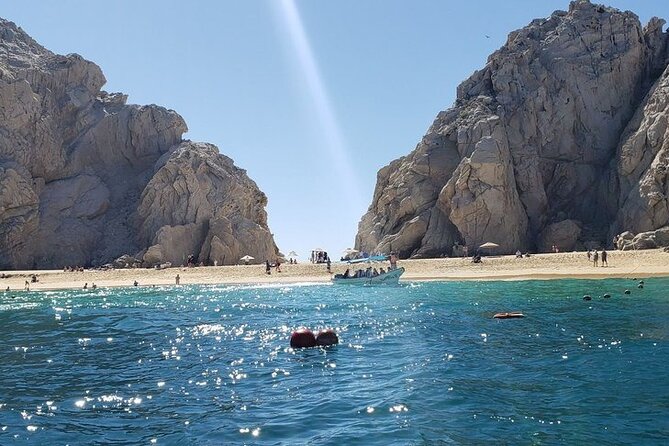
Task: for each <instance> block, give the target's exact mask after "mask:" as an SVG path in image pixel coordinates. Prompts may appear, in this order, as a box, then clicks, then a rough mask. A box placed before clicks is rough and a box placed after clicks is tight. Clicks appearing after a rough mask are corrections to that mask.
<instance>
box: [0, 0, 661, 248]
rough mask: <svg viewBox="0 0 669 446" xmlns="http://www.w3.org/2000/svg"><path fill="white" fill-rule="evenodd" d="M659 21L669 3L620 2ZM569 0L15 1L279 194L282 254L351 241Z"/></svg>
mask: <svg viewBox="0 0 669 446" xmlns="http://www.w3.org/2000/svg"><path fill="white" fill-rule="evenodd" d="M606 4H608V5H610V6H614V7H617V8H619V9H623V10H627V9H629V10H632V11H634V12H635V13H636V14H637V15H639V17H640V18H641V20H642V22H643V23H646V22H647V21H648V19H649V18H650V17H652V16H660V17H664V18H669V2H667V0H643V1H639V0H609V1H608V3H606ZM568 6H569V2H568V1H567V0H560V1H555V0H540V1H539V0H505V1H499V0H479V1H446V0H430V1H428V0H337V1H325V0H322V1H318V0H294V1H293V0H208V1H205V0H201V1H189V2H186V1H174V0H109V1H91V0H59V1H48V0H43V1H34V0H20V1H18V0H0V16H2V17H4V18H6V19H9V20H12V21H14V22H16V23H17V24H18V25H19V26H21V27H22V28H23V29H24V30H26V31H27V32H28V33H29V34H30V35H31V36H32V37H33V38H35V39H36V40H37V41H38V42H40V43H41V44H42V45H44V46H45V47H47V48H48V49H50V50H52V51H54V52H57V53H61V54H67V53H79V54H81V55H82V56H84V57H85V58H87V59H89V60H92V61H93V62H95V63H97V64H98V65H99V66H100V67H101V68H102V70H103V72H104V74H105V76H106V78H107V85H106V86H105V87H104V88H105V90H107V91H110V92H115V91H121V92H124V93H126V94H128V95H129V102H131V103H136V104H158V105H162V106H165V107H167V108H171V109H174V110H176V111H177V112H179V113H180V114H181V115H182V116H183V117H184V119H185V120H186V122H187V124H188V128H189V132H188V133H187V134H186V135H185V138H188V139H192V140H196V141H206V142H211V143H214V144H216V145H217V146H218V147H219V149H220V151H221V152H222V153H224V154H226V155H228V156H230V157H231V158H232V159H234V160H235V164H237V165H238V166H239V167H241V168H243V169H246V170H247V171H248V174H249V176H250V177H251V178H252V179H253V180H255V181H256V183H257V184H258V186H259V187H260V189H261V190H263V191H264V192H265V193H266V194H267V196H268V199H269V205H268V207H267V212H268V214H269V225H270V229H271V230H272V232H273V233H274V236H275V240H276V242H277V244H278V245H279V248H280V249H281V250H282V251H283V252H284V253H287V252H289V251H291V250H295V251H297V252H298V253H299V254H300V258H301V259H302V260H303V261H304V260H306V256H307V253H308V251H310V250H311V249H312V248H315V247H322V248H325V249H326V250H328V251H329V252H330V254H331V256H332V257H338V256H339V255H340V254H341V251H342V250H343V249H345V248H346V247H349V246H352V245H353V242H354V237H355V233H356V231H357V225H358V222H359V220H360V217H361V216H362V215H363V214H364V212H366V210H367V207H368V206H369V204H370V202H371V199H372V194H373V191H374V185H375V183H376V173H377V171H378V170H379V169H380V168H381V167H383V166H385V165H386V164H388V163H389V162H390V161H392V160H393V159H396V158H398V157H400V156H403V155H406V154H408V153H409V152H410V151H411V150H412V149H413V148H414V147H415V146H416V144H417V143H418V142H419V141H420V139H421V137H422V136H423V135H424V133H425V131H426V130H427V128H428V127H429V126H430V124H431V123H432V120H433V119H434V118H435V116H436V114H437V113H438V112H439V111H440V110H444V109H447V108H448V107H450V106H451V105H452V103H453V101H454V98H455V90H456V87H457V85H458V84H459V83H460V82H462V81H463V80H464V79H466V78H467V77H468V76H469V75H471V73H472V72H473V71H474V70H476V69H480V68H482V67H483V66H484V65H485V62H486V59H487V57H488V55H489V54H490V53H492V52H493V51H494V50H496V49H497V48H499V47H500V46H501V45H502V44H503V43H504V42H505V40H506V36H507V35H508V33H509V32H511V31H513V30H515V29H518V28H520V27H522V26H525V25H526V24H527V23H529V22H530V21H531V20H532V19H534V18H538V17H547V16H549V15H550V14H551V13H552V12H553V11H554V10H556V9H568Z"/></svg>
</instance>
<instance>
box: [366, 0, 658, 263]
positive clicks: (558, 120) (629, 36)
mask: <svg viewBox="0 0 669 446" xmlns="http://www.w3.org/2000/svg"><path fill="white" fill-rule="evenodd" d="M663 25H664V21H663V20H660V19H657V18H654V19H652V20H651V21H650V22H649V23H648V24H647V25H646V26H645V27H643V26H642V25H641V23H640V22H639V19H638V17H637V16H636V15H634V14H633V13H632V12H621V11H619V10H616V9H613V8H607V7H600V6H598V5H593V4H591V3H590V2H587V1H578V2H572V3H571V6H570V9H569V11H568V12H556V13H554V14H553V15H552V16H551V17H548V18H546V19H540V20H534V21H532V22H531V23H530V24H529V25H528V26H526V27H525V28H523V29H520V30H517V31H514V32H512V33H511V34H510V35H509V37H508V39H507V42H506V43H505V44H504V46H503V47H502V48H500V49H499V50H497V51H496V52H494V53H493V54H492V55H491V56H490V57H489V58H488V63H487V64H486V66H485V67H483V68H482V69H481V70H480V71H477V72H475V73H474V74H473V75H472V76H471V77H470V78H469V79H467V80H465V81H464V82H463V83H462V84H460V86H459V87H458V91H457V99H456V102H455V105H454V106H453V107H452V108H450V109H448V110H446V111H443V112H441V113H439V114H438V115H437V117H436V119H435V120H434V122H433V124H432V126H431V127H430V128H429V130H428V132H427V134H426V135H425V136H424V137H423V138H422V140H421V141H420V142H419V143H418V145H417V147H416V148H415V150H414V151H413V152H411V153H410V154H408V155H407V156H404V157H402V158H399V159H397V160H395V161H393V162H391V163H390V164H389V165H388V166H386V167H383V168H382V169H381V170H380V171H379V172H378V175H377V184H376V189H375V191H374V196H373V198H372V202H371V205H370V207H369V209H368V211H367V213H366V214H365V215H364V216H363V217H362V219H361V221H360V223H359V226H358V234H357V237H356V248H357V249H360V250H364V251H367V252H374V251H382V252H389V251H398V252H399V254H400V256H401V257H412V256H413V257H437V256H440V255H442V254H444V253H448V254H451V253H452V249H453V246H459V245H457V244H456V242H457V243H459V244H460V245H462V244H464V245H466V246H468V248H469V252H470V253H473V252H474V251H475V250H476V248H477V247H478V246H480V245H481V244H482V243H484V242H488V241H492V242H495V243H497V244H499V245H500V247H499V248H498V249H497V250H496V251H495V252H496V253H507V254H511V253H514V252H516V250H518V249H519V250H521V251H522V252H525V251H527V250H533V249H535V248H539V249H540V250H543V251H546V250H551V249H552V247H553V246H554V245H555V246H557V247H558V248H559V249H560V251H569V250H572V249H575V248H579V247H581V246H584V244H585V243H596V244H597V245H599V246H609V245H610V243H611V240H612V237H613V235H615V234H620V233H622V232H623V231H625V230H628V231H631V233H630V234H629V235H626V236H625V239H626V240H627V239H630V240H632V239H634V236H633V235H631V234H632V233H641V232H646V231H657V230H660V233H659V234H655V236H654V243H656V244H657V243H659V240H660V238H662V237H664V233H665V232H666V231H665V230H664V229H661V228H665V229H666V227H669V201H667V200H666V199H664V198H663V197H665V191H666V190H667V188H668V187H669V176H668V175H667V173H669V172H668V171H667V163H666V161H665V160H666V159H667V157H669V132H668V128H669V126H668V125H667V122H668V120H669V69H667V62H668V58H667V41H668V40H669V38H668V36H667V33H665V32H663ZM583 42H587V44H584V43H583ZM593 48H596V51H595V50H593ZM584 92H587V94H584ZM630 237H631V238H630ZM663 240H664V239H663Z"/></svg>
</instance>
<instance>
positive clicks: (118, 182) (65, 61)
mask: <svg viewBox="0 0 669 446" xmlns="http://www.w3.org/2000/svg"><path fill="white" fill-rule="evenodd" d="M0 35H3V36H6V35H11V36H12V38H11V39H0V74H1V76H0V122H1V123H2V124H1V127H2V131H0V190H1V191H2V194H0V269H30V268H59V269H60V268H62V267H63V266H65V265H91V264H93V265H103V264H106V263H110V262H112V261H113V260H114V259H117V258H118V257H119V256H121V255H122V254H132V255H133V256H134V257H136V258H137V259H138V260H140V261H141V262H142V265H143V266H153V265H154V264H164V263H167V262H171V263H173V264H176V265H180V264H182V263H183V262H184V256H188V255H190V254H193V256H194V257H195V259H196V260H197V262H198V263H199V262H205V263H208V264H211V263H213V262H214V261H217V262H218V263H219V264H232V263H236V262H237V261H238V259H239V258H240V257H241V256H242V255H244V254H248V255H251V256H253V257H255V258H258V259H266V258H270V259H273V258H276V256H277V254H278V249H277V248H276V245H275V243H274V240H273V238H272V234H271V233H270V230H269V228H268V226H267V215H266V212H265V206H266V204H267V198H266V197H265V195H264V194H263V193H262V192H261V191H260V190H259V189H258V187H257V186H256V184H255V183H254V182H253V181H252V180H251V179H249V178H248V176H247V175H246V172H245V171H244V170H242V169H240V168H238V167H236V166H234V164H233V161H232V160H231V159H230V158H228V157H226V156H224V155H221V154H219V153H218V149H216V147H215V146H213V145H211V144H201V143H194V142H191V141H186V140H184V139H183V138H182V135H183V133H184V132H186V131H187V127H186V123H185V122H184V120H183V118H182V117H181V116H179V115H178V114H177V113H176V112H175V111H173V110H168V109H166V108H163V107H159V106H156V105H148V106H140V105H130V104H126V100H127V96H126V95H123V94H120V93H107V92H105V91H102V90H101V88H102V86H103V85H104V84H105V82H106V80H105V77H104V75H103V74H102V71H101V70H100V68H99V67H98V66H97V65H95V64H94V63H92V62H89V61H87V60H85V59H84V58H82V57H81V56H79V55H76V54H70V55H67V56H61V55H58V54H54V53H52V52H50V51H49V50H47V49H45V48H43V47H42V46H40V45H39V44H38V43H37V42H35V41H34V40H33V39H32V38H30V36H28V35H27V34H26V33H25V32H24V31H23V30H22V29H21V28H19V27H17V26H16V25H15V24H13V23H11V22H9V21H6V20H3V19H0ZM133 264H134V262H133Z"/></svg>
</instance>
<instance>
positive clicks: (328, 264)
mask: <svg viewBox="0 0 669 446" xmlns="http://www.w3.org/2000/svg"><path fill="white" fill-rule="evenodd" d="M325 264H326V265H327V267H328V272H329V273H330V274H332V270H331V269H330V265H332V262H330V257H328V259H327V261H326V262H325Z"/></svg>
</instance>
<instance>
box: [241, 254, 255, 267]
mask: <svg viewBox="0 0 669 446" xmlns="http://www.w3.org/2000/svg"><path fill="white" fill-rule="evenodd" d="M254 259H255V257H251V256H250V255H245V256H244V257H242V258H241V259H239V260H241V261H242V262H244V263H246V264H247V265H248V263H249V260H254Z"/></svg>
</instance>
